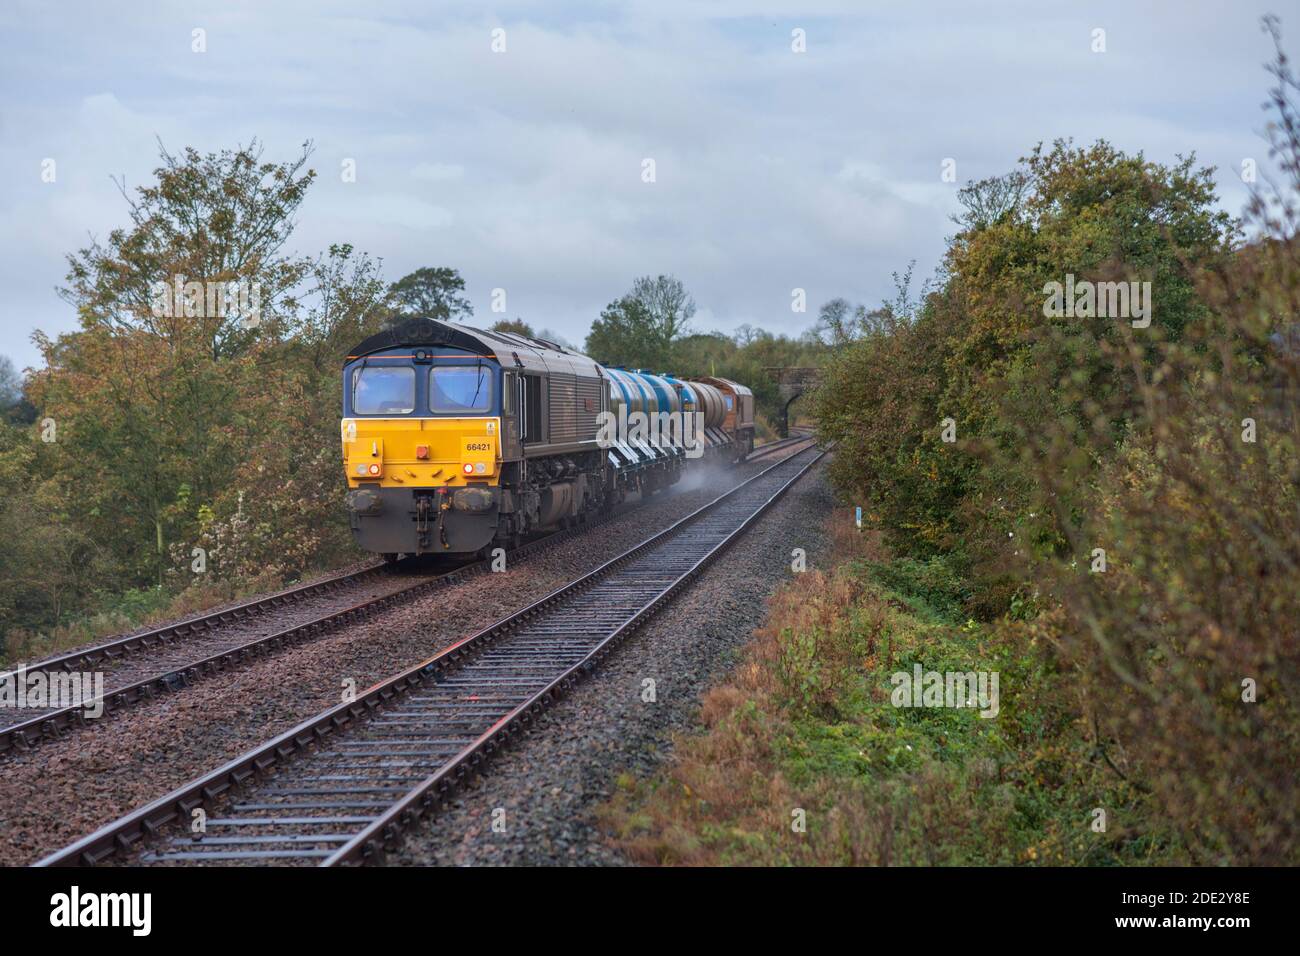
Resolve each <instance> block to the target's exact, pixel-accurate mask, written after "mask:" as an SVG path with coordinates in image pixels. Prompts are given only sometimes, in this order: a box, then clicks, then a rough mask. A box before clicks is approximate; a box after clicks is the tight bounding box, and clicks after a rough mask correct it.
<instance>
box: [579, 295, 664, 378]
mask: <svg viewBox="0 0 1300 956" xmlns="http://www.w3.org/2000/svg"><path fill="white" fill-rule="evenodd" d="M586 352H587V354H588V355H590V356H591V357H592V358H594V359H596V360H597V361H598V362H602V363H604V364H606V365H621V366H624V367H626V368H642V367H647V366H651V365H659V364H660V363H662V362H663V360H664V357H665V350H664V348H663V343H662V342H661V340H660V338H659V335H658V330H657V329H656V327H655V324H654V320H653V319H652V318H651V316H650V313H649V312H648V311H647V310H646V308H645V306H644V305H642V303H641V302H640V301H638V300H637V299H635V298H633V297H632V296H630V295H625V296H623V298H621V299H618V300H616V301H614V302H611V303H610V304H609V305H607V306H605V308H604V310H603V311H602V312H601V313H600V318H598V319H597V320H596V321H595V322H593V323H591V331H590V332H588V333H587V344H586Z"/></svg>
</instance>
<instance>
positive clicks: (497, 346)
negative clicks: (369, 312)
mask: <svg viewBox="0 0 1300 956" xmlns="http://www.w3.org/2000/svg"><path fill="white" fill-rule="evenodd" d="M403 346H441V347H443V348H455V349H463V350H464V351H466V352H471V353H473V354H475V355H484V356H488V357H490V358H496V359H498V360H499V361H500V362H501V363H502V364H512V365H514V366H515V367H517V368H531V369H551V370H561V369H562V370H565V371H572V372H576V373H585V374H588V375H593V374H594V375H599V374H600V373H599V371H598V370H597V369H598V366H597V365H596V363H595V362H593V361H592V360H591V359H589V358H587V356H585V355H582V354H581V353H579V352H574V351H572V350H570V349H566V348H563V347H562V346H560V345H557V344H556V343H554V342H548V341H547V340H546V339H539V338H533V337H530V336H524V335H519V334H518V333H515V332H502V331H497V330H491V331H489V330H486V329H476V328H473V327H471V326H468V325H461V324H460V323H459V322H443V321H440V320H438V319H429V318H413V319H405V320H403V321H401V322H398V323H397V324H395V325H393V326H392V327H391V328H387V329H384V331H382V332H377V333H375V334H374V335H372V336H370V337H369V338H367V339H366V340H365V341H363V342H361V344H359V345H358V346H357V347H356V348H354V349H352V351H351V352H349V353H348V357H347V361H349V362H350V361H352V360H353V359H358V358H361V357H362V356H364V355H371V354H373V353H375V352H382V351H383V350H384V349H392V348H401V347H403Z"/></svg>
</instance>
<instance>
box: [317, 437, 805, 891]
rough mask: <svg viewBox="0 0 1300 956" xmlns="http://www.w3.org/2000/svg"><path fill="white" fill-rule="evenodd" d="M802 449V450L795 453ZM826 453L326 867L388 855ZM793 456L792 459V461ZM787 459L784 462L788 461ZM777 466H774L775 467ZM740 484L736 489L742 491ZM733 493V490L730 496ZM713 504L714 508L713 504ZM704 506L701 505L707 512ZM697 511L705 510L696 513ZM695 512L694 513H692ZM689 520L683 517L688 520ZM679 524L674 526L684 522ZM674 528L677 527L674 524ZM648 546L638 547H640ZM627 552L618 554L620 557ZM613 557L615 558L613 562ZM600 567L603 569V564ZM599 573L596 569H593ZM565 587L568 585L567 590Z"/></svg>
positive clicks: (342, 849)
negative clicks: (400, 834)
mask: <svg viewBox="0 0 1300 956" xmlns="http://www.w3.org/2000/svg"><path fill="white" fill-rule="evenodd" d="M799 454H802V452H798V453H796V454H795V455H792V456H791V458H794V457H797V455H799ZM823 455H825V452H819V453H818V454H817V455H816V456H815V457H814V458H813V459H812V460H811V461H809V462H807V463H806V464H805V465H804V466H803V467H802V468H800V469H799V470H798V471H797V472H796V473H795V474H794V475H792V476H791V477H790V478H789V479H788V480H786V481H785V482H783V483H782V484H781V485H780V487H778V488H777V489H776V491H775V492H773V493H772V494H771V495H770V496H769V497H768V498H766V499H765V500H764V501H763V502H762V503H761V504H759V505H758V507H757V508H755V509H753V510H752V511H751V512H750V514H749V515H748V516H747V517H746V518H745V519H744V520H743V521H742V522H741V523H740V524H739V525H738V526H737V527H736V528H734V529H733V530H732V531H730V532H729V533H728V534H727V535H726V536H725V537H724V538H723V539H722V540H721V541H719V542H718V543H717V544H715V545H714V546H713V547H711V548H710V549H709V551H708V552H707V553H705V554H704V555H703V556H701V557H700V558H699V559H697V560H696V561H695V563H694V564H692V565H691V566H690V567H689V568H688V569H687V570H685V571H684V572H682V573H681V574H680V575H678V576H677V578H676V579H675V580H674V581H672V582H671V583H670V584H668V585H667V586H666V587H664V588H662V589H661V590H660V591H659V592H658V593H657V594H655V595H654V596H653V597H652V598H651V599H650V600H649V601H648V602H646V604H645V605H644V606H643V607H642V608H641V609H640V610H639V611H637V612H636V614H635V615H634V616H633V617H632V618H631V619H629V620H628V621H626V622H624V623H623V624H621V625H619V626H618V627H617V628H616V629H615V630H614V631H613V632H612V633H611V634H609V635H608V636H607V637H605V638H604V639H603V640H602V641H601V642H600V643H599V644H598V645H597V646H596V647H594V648H593V649H592V650H591V651H590V652H588V654H587V655H586V656H585V657H584V658H583V659H582V660H580V661H578V662H577V663H575V664H574V665H572V666H571V667H569V668H568V669H567V670H565V671H564V672H563V673H561V674H560V675H559V676H557V677H556V678H555V679H554V680H552V681H551V682H550V683H549V684H547V685H546V687H544V688H542V689H541V690H539V691H537V692H536V693H535V694H533V695H532V696H530V697H529V698H528V699H527V700H525V701H523V702H522V703H520V704H518V705H517V706H516V707H514V709H512V710H511V711H510V712H509V713H507V714H506V715H504V716H503V717H501V718H500V719H499V720H498V721H497V722H496V723H494V724H493V725H492V726H491V727H490V728H488V729H487V730H486V731H484V732H483V733H482V734H481V735H480V736H479V737H478V738H477V739H476V740H475V741H474V742H473V743H472V744H470V745H469V746H467V747H466V748H465V749H464V750H462V751H461V752H460V753H459V754H457V755H456V756H455V757H453V758H452V759H451V760H450V761H449V762H447V763H445V764H444V765H443V766H441V767H439V768H438V770H436V771H435V772H434V773H432V774H430V775H429V776H428V777H427V778H425V779H424V780H423V781H421V782H420V783H419V784H417V785H416V786H415V787H413V788H412V789H411V790H410V791H409V792H408V793H407V794H406V795H405V796H404V797H402V799H401V800H399V801H398V802H397V803H395V804H393V805H392V806H391V807H390V808H389V809H388V810H386V811H384V812H383V813H381V814H380V815H379V816H378V817H376V818H375V819H374V820H373V821H371V822H370V823H369V824H368V825H367V826H366V827H365V828H364V829H363V830H361V831H360V832H359V833H358V834H357V835H356V836H354V837H353V838H352V839H351V840H349V841H348V842H347V843H345V844H343V845H342V846H340V847H339V848H338V849H337V850H335V851H334V852H333V853H332V854H331V855H330V856H328V857H327V858H325V859H324V860H323V861H322V862H321V863H320V866H323V867H332V866H338V865H340V864H342V863H348V862H354V861H357V860H366V861H369V860H372V859H374V858H376V857H377V856H379V855H382V845H381V844H382V842H384V841H391V840H392V839H393V838H394V836H395V831H397V830H399V829H405V828H406V827H407V826H409V824H410V823H411V822H413V820H414V819H415V818H418V817H420V816H423V814H424V811H425V810H427V809H428V808H429V806H430V804H431V800H430V797H429V795H430V794H431V793H433V792H434V791H437V792H438V794H439V795H445V794H446V793H447V792H448V791H449V790H450V789H451V788H453V787H454V786H455V784H456V783H457V782H458V781H459V780H460V779H461V778H462V777H463V775H464V774H463V771H464V768H465V765H466V764H467V763H468V762H470V761H475V760H477V759H478V758H479V757H480V755H482V756H486V755H487V754H490V753H491V752H493V751H495V750H496V749H499V746H500V745H501V744H502V743H504V740H503V738H504V737H508V736H509V735H510V734H511V733H513V732H514V730H515V729H516V725H517V724H520V723H523V722H526V721H527V720H528V719H529V718H531V716H532V715H533V714H534V713H536V712H537V711H539V710H540V709H542V708H543V707H545V706H548V705H549V704H550V703H551V702H552V701H554V700H555V699H556V698H558V697H560V696H563V695H564V694H565V693H567V692H568V691H569V690H570V689H572V688H573V687H574V686H575V685H576V683H577V681H578V680H580V679H582V678H583V677H586V676H587V675H588V674H590V673H592V671H593V670H594V669H595V664H596V663H597V662H598V661H599V660H601V659H603V658H604V657H606V656H607V655H608V654H609V652H610V651H611V650H612V649H613V648H614V647H615V646H616V645H617V644H619V643H621V642H622V641H623V640H624V639H626V638H627V637H628V636H629V635H631V634H632V633H634V632H635V631H637V630H638V629H639V628H640V627H641V626H642V625H643V624H645V622H646V621H647V620H649V618H650V617H652V616H653V615H654V614H655V613H657V612H658V611H659V610H660V609H661V608H662V607H663V606H664V605H666V604H667V603H668V602H669V601H670V600H671V599H672V598H673V597H675V596H676V594H677V592H678V591H680V590H681V589H682V588H683V587H684V586H685V585H686V584H687V583H688V582H690V581H691V580H693V579H694V578H695V577H697V576H698V575H699V574H700V572H701V571H702V570H704V568H706V567H707V566H708V565H709V564H711V563H713V562H714V561H715V560H717V558H719V557H720V556H721V555H722V554H723V553H724V552H725V551H726V550H727V549H728V548H729V547H730V546H731V545H732V544H733V543H734V542H735V541H736V540H738V539H739V538H740V537H741V535H743V534H744V533H745V532H746V531H748V530H749V528H750V527H751V526H752V525H753V524H754V522H756V521H757V520H758V519H759V518H760V517H762V515H763V514H764V513H765V512H766V511H767V510H768V509H769V508H770V507H771V506H772V505H773V504H775V503H776V501H777V500H778V499H779V498H780V497H781V496H782V495H784V494H785V493H786V491H788V490H789V489H790V488H791V487H792V486H793V485H794V483H795V482H797V481H798V480H799V479H800V478H802V477H803V476H804V475H805V474H806V473H807V472H808V471H809V470H810V469H811V468H812V467H813V465H815V464H817V462H818V461H820V460H821V458H822V457H823ZM789 460H790V459H786V461H789ZM785 463H786V462H785V461H783V462H779V463H778V465H779V464H785ZM775 467H777V465H773V466H772V468H775ZM772 468H768V469H765V470H764V471H763V472H761V473H760V475H756V476H755V477H761V476H762V475H765V474H767V472H768V471H771V470H772ZM746 484H748V482H746ZM740 487H741V486H738V487H737V488H736V489H734V490H739V488H740ZM727 497H729V495H728V496H727ZM721 500H722V499H721V498H719V499H717V500H715V501H714V502H712V503H711V505H712V504H717V503H719V502H720V501H721ZM711 505H710V507H711ZM702 510H703V509H701V511H702ZM695 514H696V515H698V514H699V512H696V513H695ZM688 517H691V516H688ZM685 520H687V519H683V521H685ZM680 524H681V522H678V525H680ZM678 525H674V526H673V528H676V527H678ZM669 530H672V529H669ZM666 537H667V532H665V533H664V534H663V535H657V536H656V537H655V538H653V539H651V541H652V542H654V543H662V542H663V540H664V539H665V538H666ZM641 549H642V546H640V545H639V546H638V547H637V549H636V550H638V551H640V550H641ZM622 557H624V556H620V558H618V559H615V561H619V560H620V559H621V558H622ZM612 563H613V562H611V564H612ZM598 570H599V569H598ZM592 573H593V574H595V573H596V572H592ZM561 590H564V589H561Z"/></svg>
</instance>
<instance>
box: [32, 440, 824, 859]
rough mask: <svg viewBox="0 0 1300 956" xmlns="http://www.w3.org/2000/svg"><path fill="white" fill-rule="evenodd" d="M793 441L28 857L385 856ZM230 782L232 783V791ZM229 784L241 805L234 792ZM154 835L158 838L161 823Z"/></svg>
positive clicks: (787, 475)
mask: <svg viewBox="0 0 1300 956" xmlns="http://www.w3.org/2000/svg"><path fill="white" fill-rule="evenodd" d="M821 454H822V453H820V452H818V451H816V450H815V449H805V450H803V451H800V452H797V453H795V454H794V455H791V456H790V457H789V458H787V459H785V460H783V461H780V462H777V463H776V464H773V465H771V466H769V467H768V468H766V469H765V470H763V471H761V472H759V473H758V474H757V475H754V476H753V477H751V478H750V479H748V480H747V481H745V482H743V483H742V484H740V485H739V486H737V487H736V488H734V489H732V490H731V491H729V492H727V493H725V494H723V495H721V496H720V497H718V498H717V499H715V500H714V501H713V502H711V503H709V504H707V505H705V506H704V507H702V508H700V509H699V510H697V511H695V512H694V513H692V514H690V515H688V516H687V517H685V518H683V519H681V520H680V521H678V522H677V523H675V524H674V525H672V526H671V527H669V528H668V529H666V530H665V531H662V532H660V533H658V534H656V535H654V536H652V537H650V538H648V539H647V540H646V541H644V542H642V543H641V544H639V545H637V546H636V547H634V548H632V549H631V550H629V551H627V552H625V553H624V554H622V555H620V556H619V557H617V558H615V559H613V560H612V561H609V562H607V563H606V564H604V565H602V566H601V567H599V568H597V569H596V570H594V571H592V572H590V573H589V574H585V575H583V576H582V577H580V578H578V579H577V580H575V581H573V582H571V583H569V584H567V585H565V586H564V587H562V588H560V589H558V590H556V591H554V592H552V593H551V594H549V595H548V596H546V597H545V598H543V599H542V600H540V601H538V602H536V603H535V604H532V605H530V606H529V607H527V608H524V609H523V610H521V611H519V612H518V613H516V614H513V615H511V616H509V617H507V618H505V619H503V620H502V621H499V622H498V623H496V624H494V625H492V626H491V627H489V628H488V629H486V630H484V631H481V632H480V633H478V634H475V635H473V636H471V637H468V638H466V639H464V640H462V641H459V642H457V643H456V644H453V645H452V646H450V647H448V648H446V649H445V650H443V651H441V652H440V653H438V654H437V655H435V656H434V657H432V658H430V659H429V660H427V661H424V662H422V663H421V664H418V665H416V666H415V667H413V668H410V669H408V670H406V671H404V672H402V673H400V674H398V675H396V676H394V677H392V678H390V679H388V680H386V681H383V682H381V683H379V684H376V685H375V686H373V687H371V688H370V689H368V690H366V691H364V692H363V693H361V694H360V695H359V696H358V698H357V699H356V700H355V701H350V702H347V703H344V704H341V705H339V706H337V707H333V708H331V709H329V710H327V711H325V712H323V713H321V714H318V715H317V716H316V717H314V718H311V719H310V720H308V721H306V722H304V723H303V724H300V725H299V726H298V727H296V728H294V729H293V730H290V731H288V732H287V733H285V734H282V735H280V736H279V737H277V738H275V739H274V740H271V741H270V742H268V743H266V744H264V745H262V746H260V747H258V748H256V749H254V750H252V751H249V752H248V753H246V754H244V755H243V756H241V757H238V758H236V759H235V760H233V761H231V762H230V763H227V764H226V765H225V766H223V767H221V768H220V769H218V770H216V771H213V772H212V773H209V774H206V775H204V776H203V777H200V778H198V779H196V780H194V781H191V782H190V783H188V784H186V785H184V786H182V787H180V788H178V789H177V790H175V791H173V792H172V793H170V794H168V795H167V796H165V797H162V798H160V799H159V800H156V801H154V802H153V803H151V804H149V805H147V806H145V807H143V808H141V809H139V810H137V811H135V812H133V813H131V814H128V815H127V816H125V817H123V818H121V819H119V820H117V821H115V822H114V823H111V824H109V825H108V826H106V827H103V828H101V829H100V830H98V831H96V832H95V833H93V834H91V835H90V836H88V837H86V838H84V839H82V840H80V841H78V842H76V843H74V844H72V845H70V846H68V847H65V848H64V849H63V850H60V851H58V852H57V853H54V854H52V855H50V856H48V857H46V858H45V859H44V860H42V861H40V864H39V865H79V864H94V863H98V862H102V861H104V860H106V859H108V858H109V857H112V856H114V855H115V854H116V855H118V856H119V857H127V856H134V854H135V852H136V851H137V850H138V849H140V846H139V845H140V844H141V842H142V841H145V840H148V839H150V838H151V837H158V836H159V835H160V831H161V830H163V829H164V828H168V827H175V826H176V825H177V824H181V825H185V826H186V829H189V824H190V823H191V821H192V820H195V819H204V818H203V817H202V816H201V814H198V813H196V811H203V809H204V808H205V807H208V806H211V805H213V804H214V803H215V802H216V801H218V800H221V801H223V803H225V804H226V805H227V806H228V810H227V812H224V813H223V814H222V815H219V816H213V817H212V818H210V819H206V820H205V823H204V825H203V827H201V830H202V833H201V834H200V835H193V836H179V835H177V836H172V837H171V838H170V840H169V841H168V842H165V843H159V842H158V841H157V840H155V841H154V842H152V843H151V844H150V845H149V847H148V848H147V849H145V851H144V853H143V855H141V856H139V857H138V861H139V862H145V863H159V864H164V865H168V864H170V865H184V864H195V863H199V864H202V863H224V864H229V863H265V862H278V863H300V864H304V863H305V864H311V863H317V864H324V865H336V864H340V863H349V862H364V861H367V860H371V859H376V858H378V857H381V856H382V853H383V848H384V846H385V845H386V844H388V843H391V842H393V841H394V840H395V839H396V837H397V835H398V833H399V832H400V830H402V829H403V828H405V827H406V826H408V825H409V824H411V823H412V822H414V821H415V820H417V819H418V818H420V817H421V816H422V815H423V814H424V813H426V812H428V811H430V810H433V809H436V808H437V807H438V806H439V805H440V804H441V803H442V802H443V801H444V800H446V799H447V797H448V795H449V794H450V792H451V791H452V790H453V789H454V788H455V787H456V786H457V785H458V784H459V783H460V782H461V781H462V779H463V778H464V777H465V775H466V774H467V772H468V771H470V770H471V769H472V768H473V767H474V766H475V765H476V764H477V763H478V762H480V761H481V760H482V759H483V758H484V757H486V756H487V755H488V754H490V753H491V752H492V751H493V750H495V749H496V748H497V747H499V746H500V745H501V744H502V743H504V742H505V741H506V740H508V739H509V738H510V737H511V736H512V735H513V734H514V733H516V732H517V731H519V730H521V729H524V728H525V727H527V726H528V725H529V723H530V722H531V721H532V719H533V718H534V716H535V715H536V714H537V713H538V712H539V711H540V710H542V709H543V708H545V707H546V706H547V705H548V704H549V703H551V702H552V701H553V700H555V699H556V698H557V697H559V696H560V695H562V694H563V693H564V692H566V691H567V690H568V689H569V688H571V687H572V686H573V685H574V684H575V683H576V682H577V681H578V680H579V679H580V678H581V677H583V676H584V675H585V674H586V673H588V672H589V671H590V670H592V669H593V668H594V667H595V666H596V665H597V664H598V663H599V661H600V660H601V659H602V658H603V657H604V656H605V655H606V654H608V653H609V651H610V650H612V649H613V647H614V646H616V645H617V644H618V643H619V642H620V641H621V640H622V639H624V638H625V637H627V636H628V635H629V634H631V633H633V632H634V631H635V630H636V629H637V628H638V627H639V626H640V625H641V624H642V623H644V622H645V620H646V619H648V618H649V617H650V616H651V615H652V614H654V613H655V612H656V611H657V610H658V609H659V608H660V607H661V606H662V605H663V604H664V603H665V602H667V601H668V600H670V599H671V598H672V597H673V596H674V595H675V594H676V593H677V592H678V591H679V590H681V589H682V588H683V587H685V586H686V585H687V584H688V583H689V582H690V581H691V580H692V579H693V578H694V577H695V576H696V575H698V574H699V573H700V572H701V571H702V570H703V568H704V567H706V566H707V565H708V564H709V563H710V562H711V561H713V560H714V559H716V558H717V557H718V556H719V555H720V554H721V553H722V552H723V551H724V550H725V549H726V548H727V547H728V546H729V545H730V544H731V543H732V542H733V541H735V540H736V538H737V537H739V536H740V535H741V534H742V533H743V532H744V531H745V530H746V529H747V528H748V527H749V526H750V525H751V524H752V523H753V522H754V521H755V520H757V519H758V517H759V516H761V515H762V514H763V513H764V512H765V511H766V510H767V508H768V507H770V506H771V505H772V504H773V503H774V502H775V501H776V500H777V499H778V498H779V497H780V496H781V495H782V494H783V493H784V492H785V491H786V490H788V489H789V488H790V487H791V486H792V485H793V484H794V482H795V481H797V480H798V479H799V478H800V477H801V476H802V475H803V474H805V473H806V472H807V471H808V469H810V468H811V467H812V465H813V464H815V463H816V461H817V460H819V459H820V458H821ZM236 791H237V794H236ZM236 796H238V802H233V803H232V802H231V801H233V800H234V799H235V797H236ZM162 836H163V837H165V834H163V835H162Z"/></svg>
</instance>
